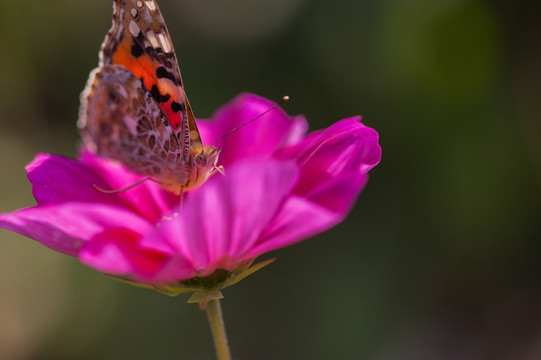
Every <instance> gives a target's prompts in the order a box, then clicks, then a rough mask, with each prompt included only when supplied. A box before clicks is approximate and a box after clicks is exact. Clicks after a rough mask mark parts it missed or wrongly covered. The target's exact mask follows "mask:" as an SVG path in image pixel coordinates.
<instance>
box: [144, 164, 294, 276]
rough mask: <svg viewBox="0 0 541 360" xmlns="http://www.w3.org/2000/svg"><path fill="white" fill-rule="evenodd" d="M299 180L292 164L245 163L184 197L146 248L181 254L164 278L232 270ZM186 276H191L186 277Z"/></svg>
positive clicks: (153, 235) (165, 270)
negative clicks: (188, 197)
mask: <svg viewBox="0 0 541 360" xmlns="http://www.w3.org/2000/svg"><path fill="white" fill-rule="evenodd" d="M296 179H297V167H296V166H295V165H294V164H293V163H291V162H282V163H279V162H275V161H269V162H265V163H262V162H254V161H244V162H241V163H239V164H237V165H235V166H232V167H231V169H230V170H228V172H227V176H223V177H217V178H215V179H212V181H209V183H207V184H205V186H204V189H203V190H202V191H197V192H196V193H195V194H193V197H192V198H190V199H189V201H186V203H185V204H184V205H185V206H184V208H183V209H182V210H181V212H180V213H179V216H177V217H174V218H173V219H171V220H170V221H165V222H164V223H163V224H162V226H160V227H159V228H158V229H157V231H156V232H155V233H154V234H150V235H149V236H148V237H145V238H143V239H142V240H141V244H142V246H144V247H146V248H149V249H154V250H156V251H161V252H166V253H172V252H174V253H175V254H176V257H178V258H179V260H180V261H178V262H177V263H176V264H175V266H173V263H171V264H170V266H168V268H167V269H164V272H163V273H162V274H160V278H161V279H162V280H163V279H175V278H178V277H189V276H194V275H195V274H197V276H204V275H209V274H211V273H212V272H213V271H214V270H215V269H216V268H218V267H220V268H225V269H226V270H233V269H234V268H236V267H237V266H238V265H239V259H240V261H242V260H245V259H246V256H245V255H246V254H248V253H249V252H250V250H251V249H252V247H253V245H254V244H255V243H256V242H257V240H258V238H259V236H260V234H261V233H262V232H263V231H264V230H265V227H266V226H267V225H268V224H269V222H270V221H271V220H272V218H273V217H274V216H275V215H276V213H277V212H278V211H279V209H280V206H281V205H282V204H283V202H284V200H285V199H286V197H287V195H288V194H289V192H290V191H291V189H292V187H293V186H294V183H295V181H296ZM187 274H188V275H187Z"/></svg>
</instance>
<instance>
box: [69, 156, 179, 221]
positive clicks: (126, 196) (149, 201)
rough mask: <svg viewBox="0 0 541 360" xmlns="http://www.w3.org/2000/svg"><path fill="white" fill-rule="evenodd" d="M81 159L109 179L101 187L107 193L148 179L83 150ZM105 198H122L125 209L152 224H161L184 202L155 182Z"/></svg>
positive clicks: (117, 163)
mask: <svg viewBox="0 0 541 360" xmlns="http://www.w3.org/2000/svg"><path fill="white" fill-rule="evenodd" d="M80 158H81V163H82V164H84V165H86V166H88V167H89V168H91V169H92V170H93V171H94V172H95V173H97V174H99V175H100V176H101V177H102V178H103V179H106V180H105V181H106V184H105V185H103V186H102V185H100V187H103V188H104V189H106V190H110V189H111V190H119V189H124V188H126V187H128V186H130V185H133V184H135V183H136V182H137V181H140V180H141V179H143V178H144V176H142V175H139V174H136V173H133V172H131V171H129V170H127V169H126V168H125V167H124V166H123V165H122V164H120V163H119V162H117V161H114V160H110V159H105V158H102V157H99V156H97V155H95V154H93V153H90V152H88V151H86V150H84V149H82V151H81V155H80ZM92 190H94V191H96V190H95V189H92ZM96 192H98V191H96ZM103 195H104V196H105V197H106V199H107V198H110V197H112V196H114V197H117V198H119V199H120V201H121V203H122V204H124V206H126V207H128V208H130V209H133V210H134V211H136V212H137V213H139V214H141V215H143V216H144V217H146V218H147V219H150V220H151V221H159V220H160V219H161V217H162V216H163V215H164V214H168V213H170V212H171V209H172V208H173V207H175V206H178V204H179V200H180V199H179V197H178V196H175V195H174V194H173V193H171V192H168V191H166V190H163V189H162V188H161V187H160V185H158V184H156V183H155V182H153V181H145V182H144V183H142V184H139V185H137V186H135V187H133V188H131V189H129V190H125V191H120V192H118V193H115V194H103Z"/></svg>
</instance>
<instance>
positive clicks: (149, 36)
mask: <svg viewBox="0 0 541 360" xmlns="http://www.w3.org/2000/svg"><path fill="white" fill-rule="evenodd" d="M145 35H146V38H147V39H148V41H150V45H151V46H152V47H153V48H154V49H157V48H160V47H161V46H160V43H159V42H158V38H157V37H156V34H155V33H154V31H152V30H149V31H147V33H146V34H145Z"/></svg>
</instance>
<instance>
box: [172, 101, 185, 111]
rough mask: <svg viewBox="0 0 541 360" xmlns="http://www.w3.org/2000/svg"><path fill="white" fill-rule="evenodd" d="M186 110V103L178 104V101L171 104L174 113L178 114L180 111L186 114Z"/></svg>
mask: <svg viewBox="0 0 541 360" xmlns="http://www.w3.org/2000/svg"><path fill="white" fill-rule="evenodd" d="M185 109H186V105H185V104H184V103H178V102H176V101H173V102H171V110H173V112H176V113H178V112H180V111H182V112H184V111H185Z"/></svg>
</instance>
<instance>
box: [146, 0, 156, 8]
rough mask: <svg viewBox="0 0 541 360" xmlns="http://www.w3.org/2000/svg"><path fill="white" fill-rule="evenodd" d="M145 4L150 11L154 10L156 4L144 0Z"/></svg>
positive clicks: (150, 0)
mask: <svg viewBox="0 0 541 360" xmlns="http://www.w3.org/2000/svg"><path fill="white" fill-rule="evenodd" d="M145 5H146V6H147V7H148V9H149V10H150V11H156V4H155V3H154V1H152V0H146V1H145Z"/></svg>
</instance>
